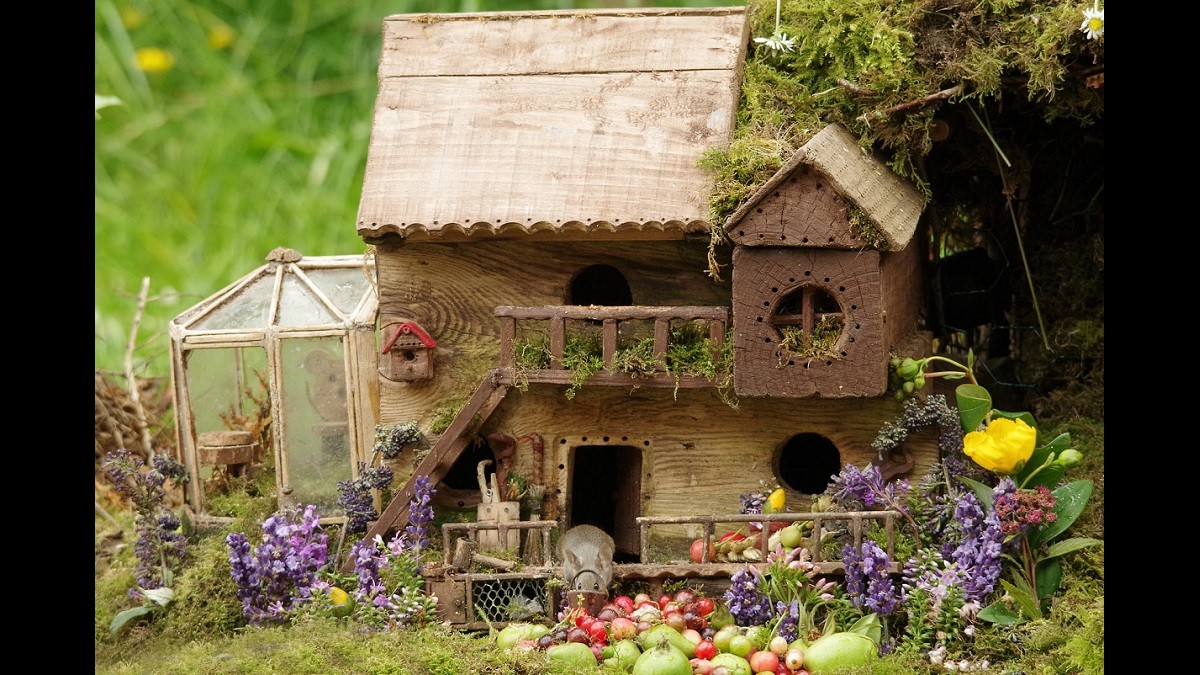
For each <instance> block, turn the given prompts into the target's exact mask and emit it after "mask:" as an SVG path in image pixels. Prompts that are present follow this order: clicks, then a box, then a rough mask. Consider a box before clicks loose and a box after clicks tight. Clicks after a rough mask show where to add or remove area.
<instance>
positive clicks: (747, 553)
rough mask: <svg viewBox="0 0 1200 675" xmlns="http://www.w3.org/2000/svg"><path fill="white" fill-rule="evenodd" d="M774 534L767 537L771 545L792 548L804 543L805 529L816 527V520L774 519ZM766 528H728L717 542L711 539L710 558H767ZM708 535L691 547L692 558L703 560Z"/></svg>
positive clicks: (753, 559)
mask: <svg viewBox="0 0 1200 675" xmlns="http://www.w3.org/2000/svg"><path fill="white" fill-rule="evenodd" d="M769 530H770V531H771V534H770V535H769V536H768V537H767V549H768V550H771V551H773V550H775V549H777V548H780V547H782V548H783V550H784V551H790V550H792V549H793V548H796V547H797V546H800V545H801V544H802V543H803V541H804V532H805V530H812V521H800V522H795V523H785V522H782V521H773V522H771V523H770V527H769ZM760 537H762V531H761V530H759V529H758V528H753V527H752V528H750V534H749V535H746V534H744V533H742V532H738V531H733V532H726V533H724V534H722V535H721V536H720V538H718V539H717V541H716V542H709V543H708V562H761V561H762V560H763V552H762V543H761V539H760ZM704 542H705V540H704V539H696V540H694V541H693V542H692V545H691V547H690V549H689V550H688V556H689V557H690V558H691V559H692V562H694V563H699V562H703V560H704V558H703V555H704Z"/></svg>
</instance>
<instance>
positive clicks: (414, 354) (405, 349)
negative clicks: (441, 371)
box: [379, 319, 437, 382]
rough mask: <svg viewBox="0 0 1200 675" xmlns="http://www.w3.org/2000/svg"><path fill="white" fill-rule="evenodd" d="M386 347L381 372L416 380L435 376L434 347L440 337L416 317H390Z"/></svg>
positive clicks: (385, 324)
mask: <svg viewBox="0 0 1200 675" xmlns="http://www.w3.org/2000/svg"><path fill="white" fill-rule="evenodd" d="M380 334H381V335H382V336H383V340H384V342H383V349H381V350H380V358H379V374H380V375H382V376H383V377H385V378H387V379H389V380H391V381H393V382H414V381H417V380H428V379H430V378H431V377H433V350H434V349H436V348H437V341H436V340H434V339H433V338H432V337H430V336H429V333H426V332H425V329H423V328H421V327H420V326H419V325H417V322H415V321H405V320H402V319H390V320H386V321H384V322H383V323H382V327H381V329H380Z"/></svg>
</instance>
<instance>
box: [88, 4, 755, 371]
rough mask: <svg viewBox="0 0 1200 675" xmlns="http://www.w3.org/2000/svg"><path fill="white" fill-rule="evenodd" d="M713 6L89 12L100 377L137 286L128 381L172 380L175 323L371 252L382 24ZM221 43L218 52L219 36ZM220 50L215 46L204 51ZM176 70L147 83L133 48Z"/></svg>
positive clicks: (113, 364) (117, 347) (207, 7)
mask: <svg viewBox="0 0 1200 675" xmlns="http://www.w3.org/2000/svg"><path fill="white" fill-rule="evenodd" d="M738 4H742V3H740V2H737V1H731V2H721V1H720V0H641V1H639V0H609V1H608V2H594V1H589V0H407V1H406V0H341V1H333V0H278V1H272V0H225V1H216V0H214V1H210V2H198V1H197V2H191V1H188V0H121V1H116V2H114V1H111V0H100V1H98V2H97V3H96V63H95V66H96V93H97V94H98V95H104V96H116V97H118V98H119V99H121V101H122V103H121V104H120V105H116V106H111V107H106V108H103V109H102V110H100V111H98V112H99V115H100V119H97V120H96V137H95V143H96V239H95V256H96V266H95V275H96V289H95V292H96V306H95V313H96V316H95V319H96V368H97V369H101V370H106V371H115V372H121V371H122V370H123V362H124V357H125V351H126V343H127V342H128V340H129V333H130V331H131V329H132V327H133V320H134V316H135V313H136V310H137V295H138V291H139V289H140V287H141V283H142V279H143V277H148V278H149V279H150V291H149V295H150V301H149V302H148V303H147V306H146V308H145V311H144V314H143V316H142V319H141V323H140V326H139V329H138V335H137V346H136V349H135V351H134V354H133V356H134V358H133V361H134V373H135V375H136V376H139V377H163V376H166V375H167V374H168V373H169V359H168V348H169V345H168V339H167V325H168V323H169V322H170V320H171V319H172V318H174V317H175V316H176V315H178V314H179V313H181V312H183V311H184V310H186V309H187V308H189V307H191V306H192V305H194V304H195V303H197V302H199V301H201V300H203V299H204V298H206V297H208V296H209V295H211V294H213V293H215V292H216V291H218V290H220V289H221V288H223V287H224V286H226V285H227V284H229V283H231V282H233V281H235V280H236V279H238V278H240V277H241V276H243V275H245V274H247V273H249V272H251V271H252V270H254V269H255V268H256V267H258V266H259V265H261V264H263V262H264V260H265V258H266V256H267V254H268V253H269V252H270V251H271V249H273V248H275V247H277V246H288V247H291V248H295V249H298V250H300V251H301V252H302V253H304V254H305V255H310V256H317V255H344V254H356V253H360V252H363V251H365V250H366V246H365V244H364V243H363V242H362V240H361V239H359V237H358V235H357V234H356V232H355V227H354V217H355V214H356V212H357V208H358V200H359V197H360V191H361V189H362V173H363V168H364V166H365V164H366V153H367V143H368V140H369V136H370V129H371V113H372V108H373V105H374V101H375V94H376V83H377V80H376V69H377V67H378V60H379V50H380V36H381V32H382V25H383V19H384V17H386V16H388V15H391V14H403V13H423V12H472V11H503V10H536V9H572V8H584V7H602V6H609V7H637V6H643V7H650V6H661V7H674V6H720V5H738ZM222 35H223V36H225V37H228V38H230V39H229V40H228V44H225V45H223V44H222V41H221V40H220V38H221V37H222ZM213 40H215V42H212V41H213ZM144 48H158V49H161V50H163V51H164V52H166V53H167V54H168V55H169V57H170V59H171V61H172V63H171V66H170V67H169V69H167V70H165V71H163V72H144V71H143V70H141V69H140V68H139V67H138V65H137V53H138V50H140V49H144Z"/></svg>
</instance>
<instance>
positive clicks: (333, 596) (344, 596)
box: [329, 586, 355, 618]
mask: <svg viewBox="0 0 1200 675" xmlns="http://www.w3.org/2000/svg"><path fill="white" fill-rule="evenodd" d="M329 599H330V600H332V601H333V615H334V616H336V617H339V618H340V617H343V616H350V614H351V612H353V611H354V604H355V603H354V598H353V597H351V595H350V594H349V593H347V592H346V591H343V590H342V589H340V588H338V587H337V586H330V587H329Z"/></svg>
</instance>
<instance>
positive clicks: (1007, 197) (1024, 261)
mask: <svg viewBox="0 0 1200 675" xmlns="http://www.w3.org/2000/svg"><path fill="white" fill-rule="evenodd" d="M967 109H968V110H970V111H971V114H972V115H975V120H976V121H977V122H979V126H981V127H983V131H984V133H986V134H987V136H988V138H990V139H992V147H993V148H994V149H995V151H996V165H997V166H996V168H997V169H998V170H999V173H1000V182H1001V184H1002V185H1003V186H1004V204H1005V205H1006V206H1007V207H1008V217H1009V219H1010V220H1012V226H1013V232H1014V233H1015V234H1016V235H1017V250H1018V251H1020V253H1021V265H1022V266H1023V267H1024V268H1025V281H1026V282H1027V283H1028V284H1029V297H1030V299H1031V300H1032V301H1033V313H1034V314H1035V315H1036V316H1037V322H1038V330H1039V332H1040V333H1041V335H1042V345H1043V346H1045V347H1046V351H1048V352H1053V351H1054V350H1053V349H1052V348H1051V347H1050V336H1049V335H1047V334H1046V324H1045V322H1044V321H1043V320H1042V310H1041V307H1040V306H1039V305H1038V299H1037V289H1035V288H1034V286H1033V273H1032V272H1031V271H1030V269H1029V258H1027V257H1026V256H1025V242H1024V240H1023V239H1022V238H1021V224H1020V222H1019V220H1018V218H1017V210H1016V207H1014V206H1013V191H1012V190H1010V189H1009V188H1008V178H1007V177H1005V174H1004V167H1003V166H1000V160H1001V159H1003V160H1004V162H1005V163H1006V164H1008V165H1009V166H1012V163H1011V162H1009V161H1008V158H1007V157H1005V156H1004V153H1003V152H1001V151H1000V146H999V145H998V144H997V143H996V139H995V138H993V137H992V130H991V129H990V128H989V126H990V125H989V124H985V123H984V121H983V120H981V119H979V115H978V114H976V113H975V110H974V108H971V107H970V106H968V107H967ZM983 114H984V115H986V114H987V110H984V111H983Z"/></svg>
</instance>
